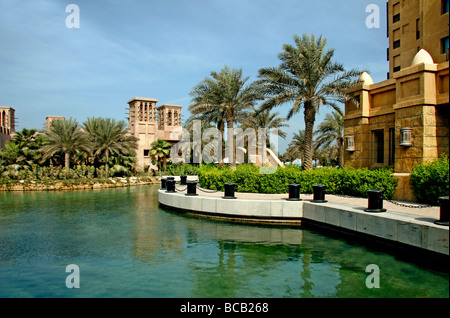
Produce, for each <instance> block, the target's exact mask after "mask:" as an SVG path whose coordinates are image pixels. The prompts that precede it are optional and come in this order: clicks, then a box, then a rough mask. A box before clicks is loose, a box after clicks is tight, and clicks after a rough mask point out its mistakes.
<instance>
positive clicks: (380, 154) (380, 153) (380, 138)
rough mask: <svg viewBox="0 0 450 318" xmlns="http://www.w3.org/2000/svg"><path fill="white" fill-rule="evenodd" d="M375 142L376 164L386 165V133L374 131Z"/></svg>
mask: <svg viewBox="0 0 450 318" xmlns="http://www.w3.org/2000/svg"><path fill="white" fill-rule="evenodd" d="M373 140H374V159H375V163H384V131H383V130H374V131H373Z"/></svg>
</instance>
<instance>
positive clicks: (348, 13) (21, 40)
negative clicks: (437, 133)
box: [0, 0, 389, 153]
mask: <svg viewBox="0 0 450 318" xmlns="http://www.w3.org/2000/svg"><path fill="white" fill-rule="evenodd" d="M69 4H75V5H77V6H78V8H79V28H68V27H67V26H71V23H73V22H74V21H75V20H73V19H72V18H73V13H74V11H72V10H67V12H66V7H67V6H68V5H69ZM370 5H376V6H377V7H378V8H379V9H380V11H379V14H380V19H379V20H380V24H379V27H372V28H369V27H368V26H367V24H366V19H367V18H368V17H369V16H370V15H373V14H375V12H374V11H368V12H366V9H367V7H368V6H370ZM385 9H386V0H382V1H380V0H367V1H366V0H339V1H336V0H145V1H144V0H139V1H138V0H134V1H133V0H127V1H123V0H110V1H106V0H105V1H103V0H71V1H61V0H21V1H17V0H0V106H11V107H13V108H14V109H15V110H16V117H17V127H16V130H22V128H28V129H30V128H38V129H43V128H44V127H45V118H46V116H48V115H52V116H66V117H73V118H75V119H77V121H78V122H80V123H82V122H83V121H85V120H86V119H87V118H88V117H107V118H114V119H117V120H126V117H127V114H126V112H127V110H126V108H127V106H128V105H127V101H128V100H130V99H132V98H133V97H145V98H154V99H158V103H157V105H158V106H159V105H162V104H176V105H182V106H183V110H182V119H183V120H186V119H187V118H188V117H189V115H190V114H189V111H188V106H189V104H190V102H191V96H190V95H189V94H190V92H191V91H192V88H193V87H194V86H195V85H197V84H198V83H199V82H201V81H202V80H203V79H205V78H207V77H209V75H210V73H211V71H220V70H221V69H222V68H223V67H224V66H225V65H229V66H230V67H235V68H238V69H242V70H243V74H244V76H248V77H250V78H249V82H252V81H254V80H257V75H258V70H259V69H260V68H263V67H269V66H274V67H275V66H278V65H279V59H278V54H279V53H280V52H281V51H282V46H283V44H294V42H293V35H294V34H298V35H302V34H304V33H308V34H316V35H317V36H319V35H321V36H322V37H325V38H326V39H327V41H328V42H327V48H330V49H335V55H334V61H336V62H339V63H342V64H343V65H344V67H345V68H347V69H352V68H355V69H359V70H367V71H369V73H370V75H371V76H372V78H373V80H374V82H379V81H383V80H385V79H386V73H387V72H388V70H389V69H388V68H389V67H388V62H387V61H386V48H387V47H388V39H387V37H386V12H385ZM66 20H68V21H69V24H68V25H67V23H66ZM372 21H374V20H372ZM289 107H290V105H284V106H280V107H277V108H275V109H274V111H277V112H279V113H280V115H281V116H285V115H286V114H287V112H288V110H289ZM342 108H343V107H342ZM329 112H331V108H329V107H324V108H322V109H321V110H320V112H319V115H318V117H317V118H316V123H315V125H316V127H317V125H319V124H320V122H321V120H323V118H324V116H325V115H326V114H327V113H329ZM288 124H289V128H285V129H284V130H285V131H286V132H287V133H288V135H287V138H286V140H280V141H279V152H281V153H282V152H284V150H285V148H286V147H287V145H288V143H289V142H290V140H291V138H292V135H293V133H294V132H298V131H299V129H303V128H304V122H303V113H302V112H300V113H298V114H297V115H295V116H294V117H292V119H290V121H289V122H288Z"/></svg>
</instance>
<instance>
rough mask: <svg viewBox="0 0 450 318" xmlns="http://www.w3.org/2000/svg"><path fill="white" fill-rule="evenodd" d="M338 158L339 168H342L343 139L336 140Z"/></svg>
mask: <svg viewBox="0 0 450 318" xmlns="http://www.w3.org/2000/svg"><path fill="white" fill-rule="evenodd" d="M338 158H339V167H343V166H344V140H343V138H339V139H338Z"/></svg>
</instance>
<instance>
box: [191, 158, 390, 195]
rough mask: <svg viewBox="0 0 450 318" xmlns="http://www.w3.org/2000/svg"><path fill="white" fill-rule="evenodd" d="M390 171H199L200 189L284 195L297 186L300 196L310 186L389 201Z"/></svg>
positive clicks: (250, 168)
mask: <svg viewBox="0 0 450 318" xmlns="http://www.w3.org/2000/svg"><path fill="white" fill-rule="evenodd" d="M392 173H393V171H392V170H390V169H377V170H369V169H353V168H320V169H314V170H307V171H305V170H302V169H301V168H299V167H296V166H286V167H285V168H278V169H277V170H276V172H275V173H272V174H261V173H260V171H259V168H258V167H255V166H254V165H247V164H245V165H239V166H237V168H236V170H231V169H229V168H228V167H217V166H202V167H201V168H200V169H199V171H198V178H199V183H200V186H202V187H203V188H206V189H212V190H219V191H223V190H224V188H223V185H224V184H225V183H235V184H236V186H237V189H236V191H238V192H251V193H287V192H288V190H289V189H288V185H289V184H292V183H298V184H300V185H301V192H302V193H312V192H313V188H312V187H313V185H316V184H323V185H325V186H326V191H327V193H331V194H344V195H351V196H357V197H367V190H371V189H379V190H383V191H384V196H385V198H387V199H390V198H392V195H393V194H394V191H395V188H396V187H397V184H398V180H397V179H396V178H395V177H393V176H392Z"/></svg>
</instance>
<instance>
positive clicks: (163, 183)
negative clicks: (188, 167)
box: [161, 178, 167, 190]
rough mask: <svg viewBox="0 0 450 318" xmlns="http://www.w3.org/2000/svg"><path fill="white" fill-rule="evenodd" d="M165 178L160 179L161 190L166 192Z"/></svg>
mask: <svg viewBox="0 0 450 318" xmlns="http://www.w3.org/2000/svg"><path fill="white" fill-rule="evenodd" d="M166 181H167V179H166V178H162V179H161V190H166Z"/></svg>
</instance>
